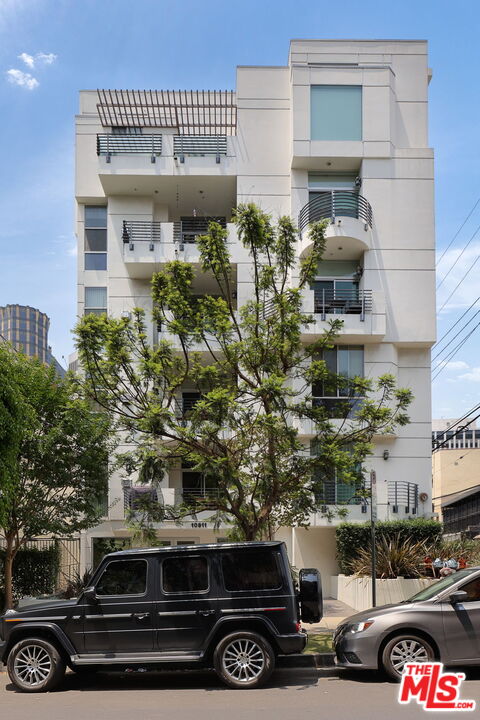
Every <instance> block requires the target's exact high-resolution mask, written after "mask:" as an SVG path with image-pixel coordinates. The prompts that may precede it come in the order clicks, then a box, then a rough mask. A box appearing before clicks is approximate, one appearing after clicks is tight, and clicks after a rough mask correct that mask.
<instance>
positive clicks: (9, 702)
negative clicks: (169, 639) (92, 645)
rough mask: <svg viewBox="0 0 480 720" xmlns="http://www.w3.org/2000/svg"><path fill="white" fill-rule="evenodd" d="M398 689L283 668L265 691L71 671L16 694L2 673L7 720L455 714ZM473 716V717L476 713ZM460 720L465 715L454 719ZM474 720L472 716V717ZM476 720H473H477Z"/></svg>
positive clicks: (478, 689)
mask: <svg viewBox="0 0 480 720" xmlns="http://www.w3.org/2000/svg"><path fill="white" fill-rule="evenodd" d="M466 672H467V679H466V680H465V682H464V683H463V685H462V692H461V695H462V697H463V698H466V699H472V700H476V701H477V705H478V704H480V669H475V670H467V671H466ZM397 693H398V686H397V685H395V684H391V683H388V682H386V681H385V680H383V679H382V678H380V677H379V676H377V675H376V674H374V673H344V672H339V671H337V670H335V669H333V668H332V669H324V670H314V669H310V668H308V669H295V670H292V669H281V670H277V671H276V672H275V674H274V675H273V677H272V680H271V681H270V683H269V684H268V686H266V687H265V688H262V689H260V690H248V691H245V690H229V689H227V688H225V687H224V686H223V685H221V683H220V682H219V681H218V680H217V678H216V677H215V675H214V674H213V673H207V672H199V673H178V672H176V673H163V674H160V673H159V674H145V675H141V674H135V675H107V674H101V675H97V676H95V677H93V678H89V679H87V678H86V677H79V676H77V675H74V674H73V673H68V675H67V677H66V679H65V682H64V684H63V685H62V687H61V689H60V690H59V691H57V692H53V693H47V694H44V695H42V694H32V695H25V694H20V693H17V692H15V690H14V689H13V686H12V685H11V684H10V682H9V679H8V675H7V674H6V673H1V674H0V697H1V700H0V709H1V712H0V717H1V718H2V720H3V719H5V720H6V719H7V718H8V720H26V719H27V718H33V717H34V718H35V720H85V719H86V718H96V719H97V720H127V719H128V720H131V718H132V717H139V718H141V720H154V719H155V720H156V719H157V718H162V717H163V718H165V717H168V718H169V720H187V719H189V718H195V720H207V718H208V719H210V718H228V719H229V720H244V719H245V720H247V718H248V720H250V719H251V718H252V717H261V718H262V720H270V719H271V720H274V719H275V720H279V719H283V718H284V719H285V720H287V719H288V720H291V719H292V718H298V720H305V718H330V717H331V718H338V720H347V719H348V718H355V720H363V719H365V720H367V719H368V720H377V719H378V720H380V719H381V720H384V718H385V717H388V718H389V720H396V719H397V718H398V719H399V720H401V719H403V718H405V720H412V719H417V718H422V717H431V716H432V715H433V716H438V717H442V718H445V717H446V716H447V717H448V716H449V713H445V712H439V713H430V712H429V713H427V714H426V713H425V711H424V710H423V709H422V708H420V707H418V706H416V705H413V704H410V705H408V706H400V705H399V704H398V703H397ZM475 714H476V713H474V714H473V715H475ZM453 715H455V716H456V717H458V715H459V712H456V713H453ZM467 717H468V715H467ZM470 717H472V715H470Z"/></svg>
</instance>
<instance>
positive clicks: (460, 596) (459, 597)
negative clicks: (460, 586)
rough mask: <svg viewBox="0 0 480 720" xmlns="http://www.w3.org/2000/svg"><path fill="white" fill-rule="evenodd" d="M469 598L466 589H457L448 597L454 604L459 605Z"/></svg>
mask: <svg viewBox="0 0 480 720" xmlns="http://www.w3.org/2000/svg"><path fill="white" fill-rule="evenodd" d="M467 598H468V593H467V592H465V590H457V591H456V592H454V593H452V594H451V595H449V597H448V599H449V600H450V602H451V603H452V605H458V604H460V603H463V602H465V600H466V599H467Z"/></svg>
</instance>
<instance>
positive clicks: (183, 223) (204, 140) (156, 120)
mask: <svg viewBox="0 0 480 720" xmlns="http://www.w3.org/2000/svg"><path fill="white" fill-rule="evenodd" d="M429 80H430V72H429V69H428V63H427V46H426V43H425V42H424V41H343V40H335V41H333V40H332V41H330V40H294V41H292V42H291V46H290V53H289V59H288V64H287V65H286V66H282V67H256V66H252V67H239V68H238V70H237V82H236V90H235V91H234V92H230V91H228V92H227V91H198V92H197V91H193V92H190V91H188V92H180V91H175V92H173V91H170V92H169V91H165V90H164V91H161V90H158V91H115V90H106V91H98V92H97V91H85V92H82V93H81V94H80V113H79V115H78V116H77V121H76V200H77V236H78V258H79V265H78V314H79V316H80V315H82V314H84V313H89V312H94V313H103V312H108V313H109V314H112V315H114V316H121V315H122V314H125V313H129V312H130V311H131V310H132V308H133V307H135V306H142V307H144V308H145V309H146V310H147V312H148V311H149V310H150V309H151V299H150V289H149V282H150V278H151V276H152V273H153V272H155V271H157V270H159V269H161V268H162V266H163V265H164V264H165V263H166V262H168V261H169V260H173V259H175V258H179V259H183V260H185V261H188V262H192V263H194V264H198V260H199V255H198V250H197V248H196V244H195V237H196V236H197V235H198V234H202V233H203V232H205V229H206V226H207V224H208V219H209V218H216V219H217V220H218V221H219V222H221V223H224V224H225V227H226V228H227V231H228V238H229V242H230V248H231V253H232V259H233V263H234V268H233V269H234V273H235V276H236V282H237V291H236V295H237V305H238V307H241V305H242V303H243V302H245V300H246V299H247V298H249V296H250V292H251V287H252V279H251V275H250V269H251V268H250V265H249V259H248V257H247V256H246V254H245V251H244V250H243V248H242V246H241V244H240V243H239V242H238V238H237V236H236V231H235V226H234V225H233V224H232V223H231V216H232V209H233V208H234V207H235V206H236V205H237V204H238V203H241V202H254V203H256V204H257V205H259V206H260V207H261V208H262V209H263V210H265V211H267V212H268V213H270V214H271V215H272V217H273V218H274V219H275V218H277V217H279V216H281V215H290V216H291V217H293V218H294V219H295V220H296V221H297V223H298V227H299V230H300V237H299V241H298V256H299V257H301V256H302V254H303V253H305V252H306V251H307V250H308V246H309V240H308V236H307V230H308V224H309V222H311V221H312V220H317V219H320V218H329V219H330V225H329V227H328V231H327V237H328V241H327V249H326V253H325V256H324V260H323V261H322V263H321V264H320V265H319V268H318V276H317V279H316V281H315V283H313V285H312V287H311V288H310V289H309V290H308V291H306V292H305V297H304V308H305V310H307V311H308V312H311V313H312V314H314V315H315V319H316V322H315V325H312V326H311V327H310V329H309V331H308V332H309V333H311V334H313V335H315V334H317V335H318V333H320V332H321V331H322V329H323V328H324V327H325V326H326V323H327V322H328V320H329V318H331V317H333V316H335V317H338V315H341V319H342V320H343V321H344V324H343V329H342V331H341V335H340V338H339V341H338V346H337V348H336V349H335V351H334V353H332V358H331V362H332V363H333V364H334V366H335V368H336V369H339V370H341V371H342V372H343V371H345V372H347V373H351V374H352V375H357V374H361V375H365V376H368V377H376V376H379V375H381V374H383V373H386V372H389V373H392V374H393V375H394V376H395V377H396V379H397V382H398V384H399V385H400V386H405V387H409V388H411V390H412V391H413V394H414V401H413V404H412V406H411V410H410V417H411V423H410V424H409V425H408V426H407V427H405V428H401V429H399V430H398V432H397V433H396V434H392V435H388V436H382V437H378V438H377V439H376V442H375V450H374V454H373V456H372V457H371V458H369V460H368V467H366V470H367V471H368V470H370V469H374V470H375V471H376V477H377V484H378V515H379V517H380V518H388V517H390V518H395V517H416V516H428V515H429V513H430V511H431V411H430V347H431V345H432V344H433V342H434V341H435V291H434V265H435V261H434V210H433V152H432V150H431V148H429V145H428V135H427V124H428V123H427V108H428V83H429ZM194 292H195V293H197V294H208V292H209V279H208V277H207V276H205V275H202V274H201V273H200V272H198V274H197V276H196V279H195V287H194ZM157 337H158V329H157V328H156V327H155V326H154V324H153V323H152V324H151V326H150V338H149V339H150V342H152V343H154V342H155V341H156V339H157ZM308 339H309V338H308V337H306V341H308ZM345 368H346V370H345ZM321 394H322V393H321V390H319V389H318V388H312V396H313V401H315V402H323V401H325V402H327V399H326V398H322V397H321ZM194 401H195V397H194V394H193V393H192V391H191V389H189V388H188V387H186V388H185V392H184V393H183V394H182V397H180V398H179V403H180V406H182V407H183V408H184V409H185V408H187V406H188V403H189V402H190V403H191V402H194ZM298 430H299V435H300V437H301V438H302V440H303V441H304V443H305V446H306V447H307V448H308V446H309V443H310V440H311V439H312V437H313V430H312V427H310V426H309V425H308V423H304V424H302V426H301V427H300V426H299V428H298ZM193 475H195V474H194V473H191V471H190V470H189V469H188V468H183V469H182V468H178V470H176V471H172V472H171V473H170V474H169V475H168V476H166V477H165V479H164V482H163V483H162V485H163V487H162V488H161V492H162V495H163V498H164V500H165V502H168V503H170V502H174V501H175V499H176V498H178V497H181V496H182V494H184V493H189V492H193V491H195V492H197V493H206V492H207V491H208V488H205V487H204V486H203V484H202V478H201V477H197V476H196V475H195V477H194V476H193ZM133 484H134V481H133ZM136 492H139V490H138V489H137V490H136V489H135V487H131V488H129V487H127V488H125V487H122V482H121V479H120V477H116V476H115V475H114V476H113V477H112V478H111V481H110V488H109V512H108V517H106V518H105V521H104V523H102V525H100V526H99V527H97V528H94V529H92V531H90V532H89V533H86V534H85V536H84V538H83V542H84V558H85V559H84V564H87V565H88V564H89V563H90V562H91V557H92V553H93V551H94V546H95V542H97V544H98V543H99V542H100V540H99V539H100V538H104V540H103V541H102V542H107V541H106V540H105V539H106V538H109V539H110V541H111V540H112V539H113V538H115V539H116V541H118V542H120V543H121V542H124V540H125V538H127V536H128V530H127V529H126V527H125V520H124V505H125V503H126V504H127V505H128V503H129V502H131V498H132V497H134V496H135V493H136ZM349 493H350V494H349ZM351 496H352V491H351V489H350V490H349V489H348V488H346V487H344V486H341V484H339V483H337V482H336V481H335V479H334V478H332V481H331V483H330V484H328V486H326V487H325V506H326V507H328V506H330V505H332V506H333V505H335V504H336V503H339V502H342V503H344V504H345V503H346V504H347V507H348V509H349V518H350V519H351V520H355V521H364V520H365V519H366V518H367V517H368V515H366V514H365V510H366V508H365V507H363V506H362V505H361V504H355V503H354V502H353V501H352V499H351ZM334 528H335V522H329V521H328V520H327V519H326V518H325V516H324V515H323V514H322V513H318V515H315V516H313V517H312V518H311V527H310V529H309V530H304V529H299V528H284V529H282V530H281V531H280V533H279V536H280V537H282V538H284V539H285V541H286V542H287V546H288V548H289V552H290V557H291V561H292V562H293V564H294V565H296V566H299V567H300V566H316V567H319V568H320V570H321V571H322V573H323V576H324V578H325V580H326V585H327V587H326V592H327V593H329V592H330V587H329V577H330V576H331V575H333V574H335V572H336V564H335V547H334V545H335V543H334ZM225 532H226V528H225V529H220V532H219V533H214V531H213V528H212V527H211V526H209V524H208V522H207V521H206V520H205V521H203V520H201V519H200V520H199V519H198V518H196V519H193V518H192V521H191V522H189V523H185V524H184V525H183V526H182V527H180V528H178V527H175V526H174V525H173V524H172V525H171V526H169V525H168V524H165V525H164V526H162V527H159V529H158V534H159V537H160V539H161V540H162V541H164V542H167V543H173V544H175V543H179V542H200V541H213V540H215V538H216V539H217V540H218V539H221V537H222V533H223V534H225ZM95 538H96V539H97V540H96V541H95Z"/></svg>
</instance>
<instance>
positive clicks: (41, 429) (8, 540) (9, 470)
mask: <svg viewBox="0 0 480 720" xmlns="http://www.w3.org/2000/svg"><path fill="white" fill-rule="evenodd" d="M0 377H1V381H0V537H3V539H4V541H5V561H4V580H5V603H6V607H11V606H12V603H13V595H12V581H13V567H14V564H13V563H14V559H15V556H16V555H17V553H18V551H19V550H20V549H21V548H22V546H23V545H25V543H26V542H27V541H28V540H29V539H31V538H32V537H34V536H36V535H44V534H48V535H71V534H72V533H74V532H76V531H78V530H81V529H83V528H87V527H91V526H92V525H94V524H96V523H97V522H98V520H99V517H100V516H101V511H100V506H99V503H98V500H99V498H100V496H101V494H102V493H103V492H104V491H105V488H106V482H107V477H106V461H107V458H108V453H109V451H110V450H111V443H110V421H109V418H108V415H107V414H106V413H103V412H98V411H96V412H93V411H92V405H91V402H90V401H89V400H87V399H86V398H84V397H82V396H81V395H80V394H79V388H78V384H77V383H76V382H75V381H74V380H73V379H72V378H70V377H68V376H67V378H65V379H61V378H59V377H58V375H56V373H55V369H54V368H53V367H51V366H50V367H49V366H46V365H44V364H42V363H41V362H40V361H39V360H37V359H35V358H29V357H27V356H25V355H24V354H22V353H18V352H15V351H14V350H13V349H12V348H11V347H10V346H8V345H6V344H3V345H0Z"/></svg>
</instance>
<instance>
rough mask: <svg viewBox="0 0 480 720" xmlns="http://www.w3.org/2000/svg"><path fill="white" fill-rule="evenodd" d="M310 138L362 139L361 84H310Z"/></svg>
mask: <svg viewBox="0 0 480 720" xmlns="http://www.w3.org/2000/svg"><path fill="white" fill-rule="evenodd" d="M310 137H311V139H312V140H361V139H362V87H361V85H312V86H311V88H310Z"/></svg>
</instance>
